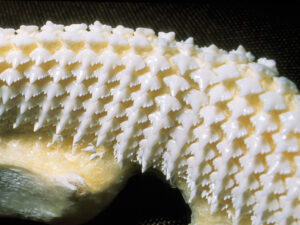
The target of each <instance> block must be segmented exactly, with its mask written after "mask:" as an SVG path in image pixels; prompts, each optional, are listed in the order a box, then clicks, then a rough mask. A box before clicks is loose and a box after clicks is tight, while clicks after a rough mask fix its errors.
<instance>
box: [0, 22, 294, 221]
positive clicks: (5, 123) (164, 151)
mask: <svg viewBox="0 0 300 225" xmlns="http://www.w3.org/2000/svg"><path fill="white" fill-rule="evenodd" d="M299 96H300V95H299V91H298V89H297V86H296V85H295V84H294V83H293V82H292V81H290V80H288V79H287V78H285V77H279V76H278V71H277V69H276V64H275V61H273V60H268V59H265V58H261V59H258V60H257V61H256V62H255V61H254V57H253V56H252V54H251V53H249V52H246V50H245V49H244V48H243V47H242V46H239V47H238V48H237V49H236V50H232V51H230V52H227V51H225V50H222V49H218V48H217V47H216V46H215V45H211V46H209V47H202V48H199V47H198V46H196V45H194V40H193V39H192V38H188V39H187V40H186V41H181V42H177V41H176V40H175V33H174V32H169V33H164V32H159V33H158V35H155V32H154V31H153V30H151V29H147V28H137V29H136V30H133V29H130V28H126V27H123V26H121V25H120V26H117V27H115V28H112V27H111V26H107V25H103V24H101V23H100V22H98V21H97V22H95V23H94V24H92V25H90V26H87V25H85V24H73V25H70V26H63V25H56V24H53V23H51V22H47V23H46V25H44V26H43V27H42V28H41V30H39V29H38V27H36V26H21V27H20V29H18V30H14V29H2V28H1V29H0V127H1V129H0V138H1V139H0V146H1V148H0V216H9V217H11V216H15V217H20V218H27V219H31V220H37V221H43V222H46V223H61V224H80V223H84V222H85V221H87V220H89V219H90V218H92V217H94V216H95V215H97V213H99V212H100V211H101V210H103V208H104V207H105V206H106V205H107V204H108V203H109V202H110V201H111V200H112V199H113V197H114V196H115V195H116V194H117V193H118V192H119V191H120V189H121V187H122V186H123V185H124V183H125V181H126V180H127V179H128V177H129V176H131V175H132V174H133V172H137V171H136V168H139V169H140V170H141V171H142V172H145V171H147V170H148V169H150V168H154V169H155V170H158V171H160V172H161V173H162V174H164V176H165V178H166V180H168V181H170V182H171V183H172V184H173V185H175V186H177V187H178V188H179V189H180V190H181V191H182V193H183V196H184V198H185V200H186V202H187V203H188V204H189V205H190V207H191V210H192V221H191V223H192V224H201V225H202V224H207V225H209V224H210V223H206V221H207V218H209V219H210V220H211V221H220V220H222V221H224V224H241V225H242V224H244V225H246V224H253V225H260V224H274V225H275V224H280V225H288V224H293V225H295V224H300V216H299V215H300V204H299V203H300V157H299V153H300V149H299V145H300V136H299V133H300V97H299ZM45 196H46V197H45ZM158 204H159V203H158ZM207 212H211V213H215V214H213V215H209V213H207ZM220 218H221V219H220ZM216 224H217V222H216Z"/></svg>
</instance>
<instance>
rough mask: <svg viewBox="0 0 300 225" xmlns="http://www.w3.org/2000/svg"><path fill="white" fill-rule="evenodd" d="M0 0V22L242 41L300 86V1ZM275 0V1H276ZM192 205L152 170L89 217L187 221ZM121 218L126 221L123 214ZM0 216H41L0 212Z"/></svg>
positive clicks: (231, 44) (160, 224)
mask: <svg viewBox="0 0 300 225" xmlns="http://www.w3.org/2000/svg"><path fill="white" fill-rule="evenodd" d="M274 2H275V1H273V3H272V4H271V3H265V4H264V3H252V4H251V3H242V2H239V3H236V2H233V1H229V2H228V1H226V3H225V1H224V2H223V3H208V2H207V3H193V2H192V3H191V2H187V1H183V2H182V3H171V2H168V3H166V2H164V3H161V2H155V3H136V2H126V3H123V2H98V1H60V2H59V1H0V27H7V28H9V27H13V28H17V27H19V26H20V25H22V24H25V25H33V24H34V25H39V26H41V25H43V24H44V23H45V22H46V21H47V20H51V21H52V22H54V23H61V24H65V25H67V24H71V23H87V24H90V23H93V22H94V21H95V20H99V21H100V22H102V23H104V24H109V25H112V26H117V25H119V24H122V25H124V26H127V27H132V28H136V27H149V28H153V29H154V30H155V31H157V32H158V31H165V32H167V31H175V32H176V37H177V38H176V39H177V40H185V39H186V38H188V37H190V36H192V37H194V39H195V43H196V44H197V45H199V46H207V45H210V44H215V45H217V46H218V47H219V48H223V49H225V50H231V49H234V48H237V47H238V45H240V44H242V45H243V46H244V47H245V48H246V49H247V50H248V51H251V52H252V54H253V55H254V56H256V58H259V57H267V58H270V59H275V60H276V62H277V67H278V70H279V73H280V74H281V75H282V76H286V77H288V78H290V79H291V80H292V81H294V82H295V83H296V84H297V85H298V87H300V76H299V75H300V74H299V72H300V54H299V51H300V15H299V12H300V8H299V6H298V5H296V4H290V3H289V2H284V3H281V4H279V3H274ZM274 4H275V5H274ZM189 216H190V212H189V210H188V208H187V206H186V205H185V204H184V202H183V200H182V198H181V196H180V194H179V192H178V191H176V190H175V189H171V188H170V187H169V186H168V185H166V184H165V183H163V182H161V181H160V180H158V179H156V178H154V176H153V175H152V174H147V175H146V176H141V175H137V176H135V177H133V178H132V179H130V180H129V183H128V185H127V187H126V188H125V189H124V190H123V191H122V192H121V193H120V195H119V196H118V197H117V198H116V199H115V201H114V202H113V203H112V205H111V206H110V207H109V208H108V209H107V210H105V211H104V212H103V213H101V214H99V216H98V217H97V218H95V219H94V220H92V221H90V222H89V223H87V224H105V225H106V224H132V225H134V224H139V225H150V224H151V225H154V224H156V225H167V224H168V225H171V224H172V225H179V224H188V223H189V220H190V218H189ZM120 221H121V222H120ZM0 224H37V223H33V222H28V221H21V220H14V219H0Z"/></svg>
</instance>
